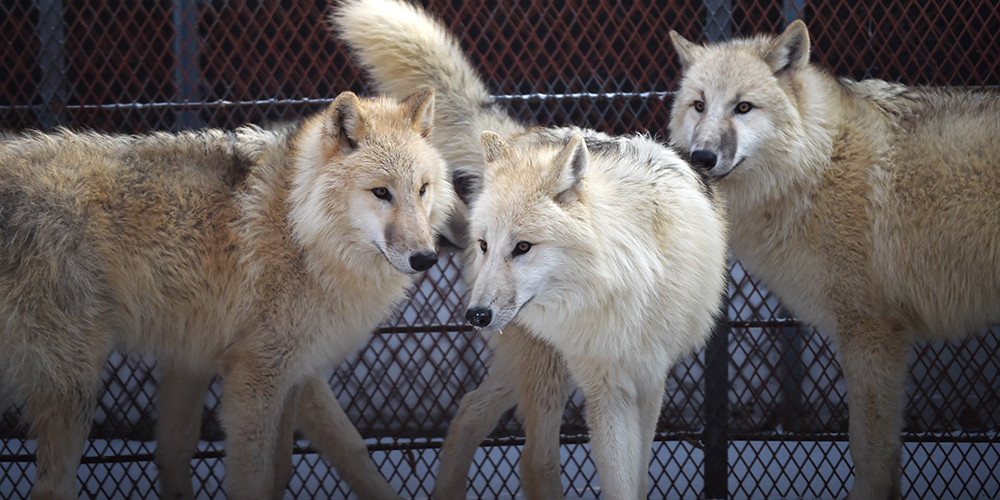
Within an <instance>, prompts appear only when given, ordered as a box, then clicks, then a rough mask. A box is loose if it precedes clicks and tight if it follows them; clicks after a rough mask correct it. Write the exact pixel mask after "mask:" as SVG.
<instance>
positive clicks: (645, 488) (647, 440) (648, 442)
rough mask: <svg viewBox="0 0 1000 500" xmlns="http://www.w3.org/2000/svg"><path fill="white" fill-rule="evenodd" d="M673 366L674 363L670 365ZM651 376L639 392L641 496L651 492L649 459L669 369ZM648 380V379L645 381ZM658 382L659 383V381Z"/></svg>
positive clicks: (639, 477) (643, 496)
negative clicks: (646, 386)
mask: <svg viewBox="0 0 1000 500" xmlns="http://www.w3.org/2000/svg"><path fill="white" fill-rule="evenodd" d="M668 366H672V364H670V365H668ZM653 377H654V378H651V379H650V380H649V381H648V382H650V383H651V385H650V386H649V387H648V388H647V389H645V390H643V391H642V392H640V394H639V411H640V413H639V418H640V428H641V430H642V443H643V445H642V452H643V454H642V463H641V465H640V467H639V469H638V470H637V471H636V473H637V474H638V478H637V481H638V484H639V498H646V497H647V496H648V494H649V459H650V453H651V450H652V449H653V438H654V437H656V424H657V423H658V422H659V420H660V412H661V411H662V410H663V393H664V391H665V387H666V382H667V380H666V377H667V370H666V369H664V371H663V373H662V375H661V376H660V377H659V378H655V375H654V376H653ZM644 382H647V381H644ZM657 382H658V383H657Z"/></svg>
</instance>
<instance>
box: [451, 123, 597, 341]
mask: <svg viewBox="0 0 1000 500" xmlns="http://www.w3.org/2000/svg"><path fill="white" fill-rule="evenodd" d="M482 140H483V151H484V153H485V159H486V171H485V176H484V182H483V190H482V192H481V193H480V195H479V198H478V199H477V200H476V202H475V204H473V208H472V211H471V213H470V235H471V237H472V239H473V241H474V243H473V247H472V249H471V251H472V252H473V253H474V254H475V257H474V259H473V262H472V266H473V269H474V272H475V283H474V284H473V287H472V293H471V296H470V300H469V304H470V307H469V310H468V312H467V314H466V319H467V320H468V321H469V323H471V324H472V325H473V326H475V327H476V328H482V329H491V330H499V329H502V328H503V327H504V326H506V325H507V324H508V323H509V322H510V321H511V320H513V319H514V317H515V316H516V315H517V314H518V312H519V311H521V310H522V309H523V308H525V307H526V306H527V305H528V304H535V305H544V304H545V302H546V300H547V299H548V298H549V297H552V296H559V295H561V294H560V287H565V286H568V283H567V279H568V278H567V279H564V278H566V276H565V275H566V273H565V272H564V271H565V269H566V268H569V267H570V262H568V261H569V260H571V259H578V258H579V256H578V255H575V252H576V250H574V249H581V248H585V247H586V245H583V244H578V243H580V242H582V241H584V240H586V239H587V236H586V234H583V233H582V232H581V231H583V230H582V229H580V224H579V222H578V221H579V220H581V219H584V218H585V215H583V214H582V213H581V211H583V210H585V208H584V205H585V204H584V203H582V201H583V200H584V198H585V197H586V175H587V168H588V164H589V158H590V157H589V154H588V152H587V147H586V145H585V144H584V141H583V137H581V136H580V135H574V136H573V137H572V139H570V141H569V143H568V144H567V145H566V146H565V147H560V146H551V145H538V144H534V145H525V146H522V147H513V146H512V145H511V144H508V143H507V142H506V141H505V140H504V139H503V138H502V137H501V136H500V135H498V134H495V133H493V132H484V133H483V134H482Z"/></svg>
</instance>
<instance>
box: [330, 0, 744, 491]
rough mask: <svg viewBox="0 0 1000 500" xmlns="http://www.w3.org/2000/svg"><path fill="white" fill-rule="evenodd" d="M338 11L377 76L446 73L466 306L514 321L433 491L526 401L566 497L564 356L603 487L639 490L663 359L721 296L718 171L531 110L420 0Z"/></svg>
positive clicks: (684, 343) (461, 417) (494, 320)
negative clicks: (463, 211)
mask: <svg viewBox="0 0 1000 500" xmlns="http://www.w3.org/2000/svg"><path fill="white" fill-rule="evenodd" d="M332 22H333V24H334V26H335V29H336V31H337V32H338V34H339V35H340V37H341V38H342V39H344V40H345V41H346V42H347V43H348V44H349V45H350V46H351V48H352V49H353V51H354V53H355V55H356V56H357V58H358V59H359V60H360V62H361V64H362V65H363V66H364V67H365V68H366V69H367V70H368V71H369V72H370V74H371V76H373V77H374V79H375V81H376V85H377V87H378V88H379V89H380V90H382V91H385V92H388V93H390V94H392V95H395V96H404V95H406V94H408V93H410V92H412V91H413V90H414V89H418V88H422V87H426V86H430V87H432V88H434V89H435V91H436V92H437V96H438V109H437V114H436V115H435V130H437V132H438V133H436V134H435V137H434V139H433V140H434V144H435V146H436V147H437V148H438V149H439V150H440V151H441V153H442V155H443V156H444V158H445V160H446V161H447V162H448V163H449V165H450V167H451V168H452V169H453V171H455V172H456V173H457V174H458V175H459V176H461V177H465V178H470V179H473V181H474V182H473V184H474V185H475V186H476V187H475V188H474V191H475V194H474V201H473V202H472V207H471V212H470V218H469V235H470V236H471V237H470V240H473V241H474V243H472V244H471V249H470V251H471V252H472V254H471V255H470V256H469V258H468V259H467V264H468V268H469V270H470V274H471V275H473V276H474V279H475V283H474V285H473V288H472V293H471V297H470V308H469V311H468V315H467V319H468V320H469V321H470V323H472V324H473V325H474V326H476V327H477V328H481V329H485V330H500V329H503V331H504V332H505V333H503V334H502V335H495V334H494V335H493V336H492V337H491V344H493V345H494V346H496V347H497V348H496V350H495V358H494V362H493V363H494V368H492V369H491V371H490V375H489V377H488V380H487V381H486V382H484V384H483V386H481V387H480V388H479V389H477V390H476V391H475V392H473V393H470V394H468V395H466V397H465V398H463V400H462V403H461V408H460V410H459V414H458V416H457V417H456V420H455V421H453V423H452V430H450V431H449V436H448V438H447V440H446V443H445V447H444V451H443V453H442V459H441V466H440V468H439V474H438V483H437V484H436V485H435V490H434V496H435V497H438V498H460V497H464V489H465V481H466V479H465V478H466V476H467V474H468V470H469V465H470V461H471V458H472V452H473V451H474V449H475V447H476V445H477V444H478V443H479V442H480V441H481V440H482V439H483V438H484V437H485V433H486V432H488V431H489V430H490V429H491V428H492V427H493V426H495V424H496V420H497V418H498V417H499V414H500V412H501V411H502V410H504V409H506V407H509V406H510V405H511V404H512V403H514V402H518V403H519V405H520V408H521V410H522V411H523V412H524V413H526V414H527V415H530V418H526V419H525V425H526V426H527V433H528V441H529V444H528V445H526V451H525V454H526V455H528V458H527V459H522V462H521V464H522V467H521V472H522V481H523V484H524V486H525V490H526V492H527V493H528V496H529V497H531V498H556V497H561V496H562V488H561V486H560V483H559V474H558V472H559V463H558V429H559V418H560V417H561V414H562V410H563V408H564V407H565V402H566V396H567V392H566V390H565V385H566V382H567V381H566V380H565V379H566V377H565V374H564V373H563V370H565V369H567V368H568V372H569V373H570V374H571V375H572V378H573V381H574V382H576V383H577V384H579V386H580V388H581V389H582V391H583V394H584V397H585V398H586V405H587V421H588V426H589V428H590V437H591V443H592V450H593V453H594V457H595V461H596V463H597V469H598V473H599V475H600V480H601V492H602V496H603V497H604V498H612V499H637V498H645V497H646V495H647V493H648V487H647V482H648V468H649V467H648V465H649V450H650V446H651V445H652V440H653V435H654V432H655V425H656V421H657V417H658V416H659V413H660V407H661V404H662V401H663V391H664V382H665V378H666V375H667V371H668V370H669V369H670V368H671V366H673V365H674V363H675V362H677V361H678V360H680V359H681V358H683V357H685V356H688V355H689V354H691V353H692V352H693V351H694V350H695V349H696V348H698V347H699V346H701V345H702V344H703V342H704V341H705V339H706V337H707V336H708V334H709V333H710V329H711V325H712V323H713V317H714V315H715V313H716V312H717V311H718V308H719V304H720V301H721V299H722V297H723V292H724V286H725V276H726V274H725V269H726V247H725V245H726V243H725V223H724V217H723V215H724V214H723V211H722V209H721V203H720V202H719V201H718V199H717V198H716V197H715V196H713V194H712V187H711V185H710V183H707V182H705V179H703V178H701V177H700V176H699V175H697V174H696V172H695V171H694V170H693V169H692V168H691V167H690V166H689V165H688V164H687V163H686V162H685V161H683V160H682V159H680V158H678V157H677V155H675V154H674V153H673V152H672V151H671V150H670V149H668V148H666V147H664V146H663V145H661V144H658V143H656V142H655V141H653V140H651V139H649V138H646V137H640V136H633V137H622V138H612V137H609V136H607V135H604V134H601V133H597V132H593V131H588V130H585V129H580V128H574V127H566V128H551V129H546V128H531V129H528V128H526V127H524V126H522V125H521V124H519V123H518V122H517V121H515V120H513V119H512V118H511V117H510V116H508V115H507V114H506V113H505V112H503V111H502V110H501V109H500V108H499V106H497V105H496V104H495V103H494V102H493V100H492V99H491V97H490V95H489V94H488V93H487V91H486V89H485V85H484V84H483V82H482V81H481V80H480V78H479V77H478V76H477V75H476V73H475V71H474V70H473V68H472V67H471V65H470V64H469V62H468V61H467V60H466V58H465V56H464V55H463V54H462V52H461V50H460V49H459V47H458V44H457V43H456V42H455V40H454V39H453V38H451V36H450V35H449V34H448V32H447V30H446V29H444V28H443V27H442V25H441V24H440V23H439V22H437V21H436V20H435V19H433V18H432V17H431V16H430V15H428V14H427V13H426V12H424V11H422V10H420V9H418V8H416V7H414V6H412V5H410V4H408V3H405V2H402V1H398V0H357V1H348V2H344V3H342V4H341V5H340V6H339V8H338V9H337V10H336V11H335V12H334V14H333V16H332ZM484 152H485V158H484ZM484 159H485V164H484ZM515 318H516V321H517V323H520V324H521V325H522V326H518V324H517V323H511V321H514V320H515ZM511 355H514V356H517V355H520V356H526V357H517V358H513V359H511V358H509V357H508V356H511ZM563 360H564V361H563ZM563 362H565V365H563ZM498 367H499V368H498ZM536 377H540V379H539V378H536ZM535 439H538V440H540V441H542V444H541V445H540V446H539V445H538V444H533V443H532V441H534V440H535ZM529 446H530V447H533V451H531V452H530V453H529V451H527V450H528V448H529ZM553 460H554V461H555V463H553ZM536 468H537V470H536Z"/></svg>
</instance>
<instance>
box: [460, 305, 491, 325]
mask: <svg viewBox="0 0 1000 500" xmlns="http://www.w3.org/2000/svg"><path fill="white" fill-rule="evenodd" d="M465 320H466V321H468V322H469V324H471V325H472V326H474V327H476V328H485V327H486V325H489V324H490V322H491V321H493V311H491V310H490V308H488V307H482V306H477V307H470V308H469V310H468V311H466V313H465Z"/></svg>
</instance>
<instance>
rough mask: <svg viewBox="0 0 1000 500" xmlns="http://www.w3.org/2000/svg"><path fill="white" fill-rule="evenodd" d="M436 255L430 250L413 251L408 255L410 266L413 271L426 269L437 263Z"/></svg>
mask: <svg viewBox="0 0 1000 500" xmlns="http://www.w3.org/2000/svg"><path fill="white" fill-rule="evenodd" d="M437 261H438V256H437V254H436V253H434V252H431V251H426V252H420V253H415V254H413V255H411V256H410V267H412V268H413V269H414V270H415V271H426V270H428V269H430V268H432V267H434V264H437Z"/></svg>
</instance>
